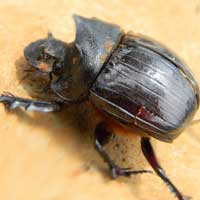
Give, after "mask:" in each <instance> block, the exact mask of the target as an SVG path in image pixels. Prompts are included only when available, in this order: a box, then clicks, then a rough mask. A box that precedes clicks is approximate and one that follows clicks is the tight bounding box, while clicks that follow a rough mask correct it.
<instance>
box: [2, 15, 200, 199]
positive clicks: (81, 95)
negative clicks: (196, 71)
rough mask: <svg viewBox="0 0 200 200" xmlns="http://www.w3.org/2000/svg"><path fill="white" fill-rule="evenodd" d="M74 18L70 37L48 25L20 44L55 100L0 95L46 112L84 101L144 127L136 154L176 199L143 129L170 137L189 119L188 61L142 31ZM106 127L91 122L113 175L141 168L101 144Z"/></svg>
mask: <svg viewBox="0 0 200 200" xmlns="http://www.w3.org/2000/svg"><path fill="white" fill-rule="evenodd" d="M74 20H75V24H76V30H77V31H76V39H75V41H74V42H72V43H69V44H68V43H65V42H63V41H60V40H58V39H56V38H54V37H53V35H52V34H51V33H49V34H48V37H47V38H46V39H40V40H37V41H35V42H33V43H31V44H29V45H28V46H27V47H26V48H25V50H24V55H25V58H26V60H27V62H28V63H29V64H30V65H31V66H32V67H33V68H35V69H36V70H38V71H40V72H42V73H44V74H47V75H48V76H49V87H50V89H51V90H52V91H53V92H54V93H55V94H56V95H57V97H58V99H59V101H50V102H46V101H38V100H31V99H25V98H21V97H16V96H14V95H12V94H10V93H3V94H2V95H1V96H0V102H2V103H4V104H5V105H6V106H7V107H8V108H10V109H15V108H18V107H24V108H25V110H27V111H29V110H32V111H39V112H52V111H58V110H61V108H62V107H63V106H64V105H70V104H77V103H81V102H84V101H90V102H91V103H92V105H93V106H94V107H95V108H96V109H97V110H99V111H101V112H102V113H104V114H105V115H106V116H107V117H108V118H109V119H111V120H113V121H115V122H117V123H118V124H120V125H121V126H123V127H125V128H129V129H132V130H134V128H135V127H137V128H138V129H139V130H142V131H143V132H144V133H145V134H144V135H142V136H141V149H142V152H143V154H144V156H145V157H146V159H147V160H148V162H149V163H150V165H151V166H152V168H153V169H154V170H155V172H156V173H157V174H158V176H160V177H161V178H162V179H163V181H164V182H165V183H166V184H167V186H168V187H169V189H170V191H171V192H172V193H174V194H175V196H176V197H177V199H179V200H184V199H185V197H184V196H183V195H182V194H181V193H180V192H179V190H178V189H177V188H176V187H175V186H174V184H173V183H172V182H171V181H170V180H169V178H168V177H167V175H166V173H165V172H164V170H163V169H162V167H161V166H160V164H159V163H158V161H157V158H156V155H155V153H154V150H153V147H152V145H151V143H150V137H151V136H152V137H154V138H156V139H158V140H161V141H164V142H172V141H173V140H174V139H175V138H176V137H177V136H178V135H179V134H180V133H181V132H182V131H183V129H184V127H185V126H186V125H187V124H188V123H189V122H190V121H191V120H192V118H193V116H194V114H195V112H196V111H197V109H198V106H199V87H198V84H197V82H196V81H195V79H194V77H193V75H192V74H191V72H190V70H189V68H188V67H187V66H186V65H185V64H184V63H183V62H182V61H181V60H180V59H179V58H178V57H177V56H176V55H175V54H174V53H173V52H171V51H170V50H169V49H168V48H166V47H165V46H163V45H162V44H160V43H158V42H156V41H154V40H152V39H150V38H148V37H146V36H143V35H139V34H134V33H131V32H129V33H124V32H123V31H122V30H121V29H120V27H119V26H117V25H115V24H111V23H107V22H104V21H101V20H99V19H96V18H90V19H88V18H84V17H81V16H77V15H74ZM109 134H110V131H109V123H106V122H101V123H99V124H97V126H96V128H95V147H96V149H97V151H98V152H99V153H100V155H101V156H102V157H103V158H104V160H105V162H106V163H107V164H108V166H109V169H110V172H111V176H112V177H113V178H116V177H117V176H130V175H131V174H139V173H146V172H149V171H148V170H138V171H134V170H131V169H129V168H120V167H119V166H118V165H116V164H115V163H114V162H113V161H112V159H111V158H110V156H109V155H108V153H107V152H106V150H105V148H104V145H105V144H106V143H107V138H108V135H109Z"/></svg>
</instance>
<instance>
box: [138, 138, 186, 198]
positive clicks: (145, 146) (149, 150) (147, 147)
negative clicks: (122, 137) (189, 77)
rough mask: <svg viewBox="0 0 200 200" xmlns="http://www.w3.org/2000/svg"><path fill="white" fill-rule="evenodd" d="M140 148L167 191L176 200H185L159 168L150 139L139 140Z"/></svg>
mask: <svg viewBox="0 0 200 200" xmlns="http://www.w3.org/2000/svg"><path fill="white" fill-rule="evenodd" d="M141 148H142V152H143V154H144V156H145V157H146V159H147V160H148V162H149V163H150V165H151V166H152V168H153V169H154V171H155V172H156V173H157V175H158V176H159V177H160V178H161V179H162V180H163V181H164V182H165V183H166V185H167V187H168V188H169V190H170V191H171V192H172V193H173V194H174V195H175V197H176V198H177V199H178V200H186V199H188V197H184V196H183V195H182V194H181V192H179V190H178V189H177V188H176V186H175V185H174V184H173V183H172V182H171V181H170V179H169V178H168V177H167V175H166V173H165V171H164V170H163V168H162V167H161V166H160V164H159V162H158V160H157V158H156V155H155V153H154V150H153V147H152V145H151V143H150V139H149V138H146V137H143V138H142V139H141Z"/></svg>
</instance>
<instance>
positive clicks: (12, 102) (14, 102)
mask: <svg viewBox="0 0 200 200" xmlns="http://www.w3.org/2000/svg"><path fill="white" fill-rule="evenodd" d="M0 102H1V103H3V104H4V105H6V107H7V108H8V109H16V108H19V107H24V108H25V110H27V111H39V112H54V111H59V110H61V108H62V105H61V103H58V102H46V101H38V100H32V99H26V98H21V97H16V96H14V95H13V94H11V93H8V92H4V93H3V94H2V95H1V96H0Z"/></svg>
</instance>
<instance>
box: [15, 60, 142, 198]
mask: <svg viewBox="0 0 200 200" xmlns="http://www.w3.org/2000/svg"><path fill="white" fill-rule="evenodd" d="M15 65H16V73H17V78H18V80H19V83H20V84H21V85H22V86H23V88H24V89H25V91H26V92H27V93H28V95H29V96H31V97H32V98H34V99H38V100H48V101H49V100H53V99H54V98H55V96H54V94H52V93H51V92H44V90H43V88H44V87H45V86H46V85H47V84H48V80H49V79H48V77H44V75H40V74H37V75H36V74H35V73H34V70H33V69H32V68H31V67H30V66H29V65H28V64H27V62H26V60H25V58H24V57H20V58H19V59H18V60H16V62H15ZM12 112H14V113H15V114H16V115H17V116H18V117H19V118H20V119H23V120H20V121H21V122H26V123H28V124H30V125H31V126H40V127H41V128H44V129H45V130H48V134H50V137H51V139H52V140H53V141H55V142H56V143H57V144H58V145H59V146H62V147H63V148H65V147H66V146H67V145H68V144H69V143H70V142H72V143H73V144H74V145H75V146H76V149H77V150H78V151H79V152H78V151H77V154H76V155H74V150H72V152H69V155H70V154H72V153H73V157H74V156H77V157H78V159H80V160H81V162H82V163H83V165H82V166H83V167H84V169H90V167H92V168H93V167H96V168H97V170H98V171H100V172H103V174H104V178H105V181H106V182H107V181H110V180H111V178H110V176H109V173H108V168H107V167H106V165H105V164H103V162H102V159H101V158H100V157H99V156H97V152H96V151H95V149H94V145H93V143H94V137H93V132H94V129H95V125H96V124H97V120H96V114H95V111H94V109H93V108H92V107H91V105H90V104H88V103H82V104H80V105H76V106H70V107H68V108H64V109H63V110H62V111H61V112H58V113H51V114H47V113H37V112H35V113H34V115H31V116H30V115H29V114H27V113H26V112H25V111H22V110H17V111H12ZM42 118H49V119H51V120H52V118H53V121H54V122H53V123H52V124H53V125H52V126H51V127H49V126H50V123H49V122H48V120H41V119H42ZM54 124H58V125H59V126H61V131H60V132H58V130H59V128H58V126H57V125H56V126H54ZM69 127H70V129H72V130H73V134H72V133H71V132H69V131H66V132H65V131H62V130H64V129H65V128H66V130H69ZM68 149H69V148H68ZM115 157H116V156H115ZM137 177H138V178H136V179H134V183H131V188H132V187H133V186H132V184H134V195H137V193H136V191H137V190H135V189H136V188H137V185H139V184H140V182H141V181H140V178H139V176H137ZM121 180H122V181H124V180H123V179H120V181H121ZM130 182H131V180H130ZM138 192H139V191H138Z"/></svg>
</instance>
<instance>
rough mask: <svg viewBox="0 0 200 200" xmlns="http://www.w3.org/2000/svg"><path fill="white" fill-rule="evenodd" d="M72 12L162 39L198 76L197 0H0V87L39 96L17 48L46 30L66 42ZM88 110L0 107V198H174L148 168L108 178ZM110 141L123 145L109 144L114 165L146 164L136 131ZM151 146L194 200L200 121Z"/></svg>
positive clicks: (198, 193) (199, 175) (199, 178)
mask: <svg viewBox="0 0 200 200" xmlns="http://www.w3.org/2000/svg"><path fill="white" fill-rule="evenodd" d="M73 13H76V14H80V15H83V16H86V17H91V16H96V17H98V18H101V19H103V20H107V21H110V22H113V23H117V24H119V25H120V26H121V27H122V28H123V29H124V30H125V31H129V30H132V31H134V32H140V33H144V34H147V35H149V36H151V37H153V38H155V39H157V40H159V41H161V42H163V43H164V44H166V45H168V46H169V47H170V48H171V49H173V50H174V51H175V52H177V53H178V54H179V55H180V56H181V57H183V58H184V59H185V61H186V62H187V63H188V65H189V66H190V67H191V69H192V71H193V72H194V74H195V75H196V77H197V80H198V81H200V67H199V66H200V1H198V0H190V1H188V0H168V1H165V0H163V1H162V0H143V1H142V0H123V1H120V0H109V1H107V0H99V1H94V0H85V1H80V0H71V1H67V0H57V1H56V0H48V1H47V0H0V92H2V91H4V90H8V91H10V92H12V93H14V94H16V95H19V96H24V97H36V96H42V97H45V95H42V94H39V93H38V92H37V91H38V87H39V84H36V83H35V81H34V80H33V78H32V80H30V79H29V78H31V77H24V76H25V73H24V72H23V71H24V69H27V68H28V66H27V64H26V62H25V60H24V58H23V48H24V47H25V46H26V45H27V44H28V43H29V42H31V41H34V40H35V39H38V38H41V37H45V36H46V34H47V32H48V31H49V30H50V31H51V32H53V34H54V35H55V36H56V37H58V38H60V39H62V40H65V41H72V40H73V39H74V33H75V30H74V23H73V20H72V18H71V15H72V14H73ZM88 109H89V107H88V105H81V106H80V107H75V108H74V107H70V108H68V109H65V110H64V111H63V112H61V113H57V114H39V113H31V112H30V113H25V112H23V111H20V110H19V111H12V112H8V111H6V110H5V109H4V107H3V106H2V105H0V153H1V156H0V200H171V199H174V197H173V195H172V194H171V193H170V192H169V191H168V189H167V187H166V186H165V185H164V183H163V182H162V181H161V180H160V179H159V178H158V177H157V176H156V175H155V174H148V175H139V176H133V177H132V178H130V179H127V178H119V179H117V180H111V179H110V177H109V176H108V174H107V171H106V170H105V169H106V165H105V164H104V163H103V161H102V160H101V158H100V157H99V155H98V154H97V153H96V152H95V150H94V148H93V144H92V139H93V138H92V132H93V129H94V125H95V121H96V120H95V119H94V117H92V118H91V117H90V115H91V112H92V111H91V112H90V111H88ZM89 110H90V109H89ZM196 118H200V114H199V113H197V115H196ZM115 140H116V141H115V143H120V144H122V145H121V146H120V147H119V148H116V147H115V146H114V145H113V144H110V145H109V147H108V148H109V149H110V152H111V154H112V156H113V158H115V159H116V160H118V163H121V164H123V166H128V167H133V168H134V169H142V168H145V169H150V166H149V165H148V163H147V162H146V161H145V160H144V158H143V156H142V154H141V151H140V149H139V137H138V136H135V135H134V134H131V135H130V136H127V137H121V136H118V137H117V138H116V139H115ZM153 144H154V146H155V148H156V151H157V154H158V157H159V160H160V161H161V163H162V165H163V167H164V168H165V169H166V171H167V173H168V175H169V177H170V178H171V179H172V180H173V182H174V183H175V184H176V185H177V187H178V188H180V190H181V191H182V192H183V193H184V194H186V195H189V196H192V197H193V199H194V200H200V189H199V186H200V158H199V155H200V153H199V152H200V124H196V125H193V126H190V127H188V129H187V130H185V131H184V132H183V134H182V135H181V136H180V137H179V138H178V139H177V140H176V141H174V143H173V144H166V143H162V142H159V141H156V140H153ZM124 158H125V161H124Z"/></svg>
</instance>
